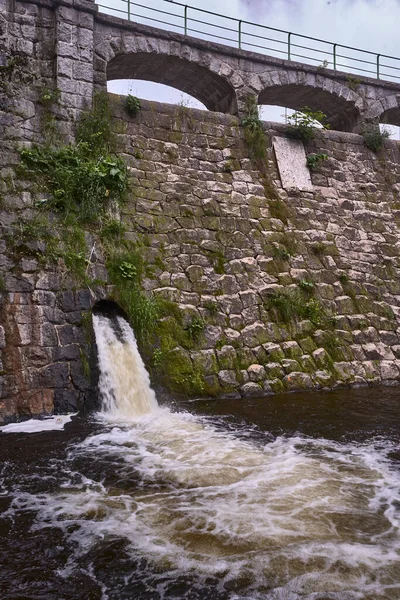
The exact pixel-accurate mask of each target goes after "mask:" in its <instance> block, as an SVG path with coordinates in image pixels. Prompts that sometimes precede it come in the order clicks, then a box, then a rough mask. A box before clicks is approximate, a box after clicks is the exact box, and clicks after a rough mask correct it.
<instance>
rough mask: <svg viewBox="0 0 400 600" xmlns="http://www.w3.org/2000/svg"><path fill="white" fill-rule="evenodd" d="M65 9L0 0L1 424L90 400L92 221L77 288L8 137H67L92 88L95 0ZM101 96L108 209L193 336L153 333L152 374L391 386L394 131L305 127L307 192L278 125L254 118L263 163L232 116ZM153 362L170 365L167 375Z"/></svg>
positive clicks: (211, 382) (276, 389)
mask: <svg viewBox="0 0 400 600" xmlns="http://www.w3.org/2000/svg"><path fill="white" fill-rule="evenodd" d="M67 4H68V3H67V2H64V3H57V4H55V3H51V2H50V1H48V0H38V1H37V2H36V3H34V2H20V1H15V2H13V3H11V2H9V1H8V0H0V127H1V130H0V421H4V420H12V419H15V418H23V417H28V416H30V415H42V414H49V413H52V412H53V411H55V412H65V411H70V410H76V409H77V408H84V407H87V406H88V404H90V402H91V401H92V398H91V397H92V396H93V395H95V384H96V370H95V348H94V344H93V339H92V331H91V327H90V315H91V310H92V307H93V306H94V304H95V303H96V302H97V301H98V300H100V299H107V298H113V297H115V289H114V288H113V286H111V285H110V281H109V279H108V273H107V269H106V267H105V257H104V253H102V250H101V243H100V241H99V240H98V239H96V234H95V232H94V231H93V230H92V229H91V228H90V227H88V228H87V231H86V232H85V239H84V242H85V248H86V249H85V250H84V252H83V254H84V256H83V260H84V261H86V262H87V267H85V270H86V273H85V274H87V276H88V279H90V282H91V283H90V284H89V285H83V284H82V283H80V282H79V281H78V280H77V278H76V277H74V273H73V272H71V269H68V268H67V267H66V264H65V253H64V257H60V256H59V255H58V254H57V253H56V252H55V253H54V257H53V260H52V261H50V262H49V261H45V260H43V258H44V257H45V255H46V254H47V255H48V254H49V251H48V250H49V249H48V246H49V243H48V240H46V234H43V231H41V230H40V228H41V227H42V223H41V222H40V219H43V217H46V218H47V219H48V220H49V222H50V224H51V223H53V226H54V228H55V229H57V227H60V226H59V225H57V221H52V217H51V215H48V214H47V213H46V212H43V211H41V210H40V209H39V208H38V207H37V201H40V200H42V199H43V190H40V189H38V188H37V186H36V187H35V185H34V184H33V182H32V181H30V180H28V179H27V178H26V177H24V176H23V175H22V174H21V172H20V170H19V165H20V149H21V148H22V147H29V146H31V145H32V144H33V143H35V142H42V141H43V140H44V139H45V137H46V136H49V135H50V136H51V135H53V136H55V137H56V138H58V139H59V140H61V139H62V138H63V137H64V140H66V141H71V142H72V143H73V142H74V132H75V127H76V123H77V122H78V121H79V119H80V116H81V114H82V110H84V109H85V108H86V107H87V106H88V105H89V104H90V102H91V99H92V97H93V91H94V89H95V90H104V88H105V81H106V70H105V69H106V64H105V62H104V61H105V60H106V59H103V60H102V61H99V52H100V50H99V48H100V49H101V44H100V45H99V43H97V46H96V47H97V51H96V52H97V54H96V53H94V46H95V41H94V37H95V36H94V24H95V22H97V21H96V19H98V18H99V17H97V16H96V9H95V7H94V5H93V2H85V1H84V0H82V1H81V2H77V1H76V2H75V3H74V4H73V5H72V4H71V3H70V6H67ZM103 21H104V17H102V18H101V19H100V21H99V22H100V25H101V27H100V29H101V31H103V29H102V28H103V26H104V23H103ZM117 21H118V20H115V19H114V20H112V23H111V21H110V23H111V24H110V23H108V24H107V27H108V26H110V27H111V25H112V27H113V28H114V27H115V28H116V31H117V30H118V31H117V33H118V32H119V33H120V32H121V31H122V34H121V35H122V37H121V36H120V37H119V38H118V39H119V42H118V43H121V44H122V42H123V41H124V38H123V35H125V34H123V31H125V29H126V28H127V29H126V31H128V33H127V35H128V34H129V36H130V39H133V38H132V36H138V37H140V36H141V35H142V34H141V33H140V31H139V33H138V32H136V31H134V27H133V25H129V27H128V26H127V25H126V24H125V25H123V27H122V25H121V23H120V22H119V21H118V22H117ZM124 28H125V29H124ZM139 29H140V28H139ZM98 33H99V30H98V31H97V35H98ZM114 33H115V32H114ZM119 33H118V35H119ZM110 35H111V34H110ZM113 35H114V34H113ZM143 35H144V34H143ZM165 35H166V36H167V37H168V36H170V37H171V36H172V37H171V40H170V42H171V44H172V45H174V44H177V43H178V42H179V40H178V39H175V38H176V35H177V34H167V33H166V34H165ZM103 37H104V36H103ZM181 37H182V36H181ZM172 38H173V39H172ZM113 39H114V38H112V37H111V38H110V39H109V40H108V42H107V43H108V46H107V48H111V47H113V42H112V40H113ZM100 41H101V40H100ZM130 43H131V42H130ZM179 43H180V42H179ZM144 47H146V48H147V46H146V44H145V45H144V46H143V48H144ZM256 58H257V57H256ZM235 60H236V59H235ZM237 60H239V58H237ZM235 64H236V63H235ZM243 64H244V63H243ZM246 64H247V63H246ZM249 64H250V63H249ZM257 64H258V63H257ZM260 68H261V67H260ZM263 68H264V67H263ZM249 69H250V66H249ZM248 75H249V77H250V75H251V69H250V71H249V72H248ZM317 76H319V75H318V74H317V75H316V77H317ZM250 79H251V77H250ZM239 83H240V82H239ZM239 83H238V86H239ZM321 85H322V84H321ZM371 85H372V84H371ZM239 87H240V86H239ZM57 89H58V90H59V92H60V97H59V99H58V101H57V102H54V103H52V104H51V106H49V103H48V102H47V101H46V97H53V99H54V98H55V97H56V91H57ZM238 89H239V88H238ZM240 89H241V88H240ZM249 89H250V88H249ZM249 89H247V88H246V89H244V88H243V90H242V91H243V92H244V91H246V93H247V92H248V91H249ZM374 89H375V88H374ZM253 92H254V90H253ZM52 94H53V96H52ZM46 102H47V103H46ZM112 105H113V112H114V117H115V119H114V129H115V131H116V132H117V138H118V154H119V156H121V157H123V159H124V160H125V161H126V163H127V164H128V166H129V177H130V181H131V187H130V192H129V194H128V197H127V200H126V203H125V204H124V205H123V208H122V211H121V214H120V215H119V217H120V218H121V219H122V221H123V223H124V225H125V228H126V233H125V236H126V238H127V239H128V240H130V242H132V243H135V242H136V243H137V244H138V245H139V247H140V252H141V253H142V255H143V257H144V261H145V263H146V265H147V268H146V276H145V277H144V279H143V281H142V286H143V290H144V292H145V293H146V294H147V295H148V296H149V297H157V296H158V297H161V298H164V299H166V300H168V301H169V302H170V306H171V310H172V309H173V310H174V312H175V313H176V312H177V311H178V312H179V315H180V318H181V321H182V327H183V328H184V329H185V330H186V331H189V330H191V331H192V332H193V333H196V336H193V339H192V340H191V343H190V344H188V343H183V342H182V343H180V342H179V341H178V342H177V343H176V344H174V345H173V347H171V344H170V345H169V347H168V349H167V350H165V349H164V350H163V352H162V353H161V354H160V344H161V345H162V342H163V340H156V343H155V345H154V347H153V348H152V349H150V350H151V351H150V352H148V353H145V360H146V364H147V366H148V367H149V368H150V369H151V372H152V378H153V382H154V383H155V384H156V385H158V386H164V387H167V388H168V389H170V390H172V391H173V393H174V394H175V393H177V392H179V391H180V392H182V391H183V392H185V393H187V394H190V395H193V396H199V395H203V396H207V395H212V396H214V397H216V398H218V397H223V396H228V397H231V398H232V399H234V398H241V397H245V396H251V395H257V396H260V395H264V394H265V395H268V394H271V393H280V392H286V391H296V390H302V389H309V390H313V389H332V388H335V387H338V386H363V385H365V386H366V385H372V384H378V383H385V384H396V383H398V381H399V380H400V340H399V332H400V330H399V322H398V319H399V297H400V284H399V267H400V262H399V261H400V257H399V241H400V238H399V223H400V196H399V193H400V160H399V159H400V156H399V144H398V142H395V141H388V140H386V141H385V142H384V147H383V148H382V150H380V152H379V153H377V154H374V153H373V152H371V151H370V150H368V149H367V148H366V146H365V144H364V139H363V137H362V136H359V135H356V134H351V133H343V132H335V131H322V132H320V133H317V134H316V136H315V138H314V139H313V140H311V141H310V142H309V143H307V144H306V145H305V152H306V154H312V153H317V154H319V153H324V154H326V155H327V156H328V159H327V160H325V161H323V162H321V163H320V164H318V166H317V168H316V169H315V170H313V171H311V173H310V175H311V185H309V186H308V188H307V189H306V190H303V189H299V188H298V187H297V188H296V187H294V188H287V189H286V188H285V187H283V185H282V181H281V177H280V172H279V170H278V165H277V161H276V154H275V151H274V149H273V146H272V140H273V139H274V138H275V139H283V138H284V137H285V132H284V128H283V127H282V126H277V125H274V124H271V123H265V124H264V127H265V132H266V137H267V142H266V143H267V146H268V148H267V157H266V160H265V161H264V162H263V163H262V164H261V163H260V162H259V161H254V160H251V159H250V158H249V149H248V147H247V145H246V143H245V140H244V131H243V127H242V126H241V125H240V119H239V118H238V117H237V116H233V115H226V114H222V113H217V112H214V113H211V112H201V111H197V110H192V109H189V108H185V107H183V106H168V105H162V104H157V103H148V102H144V101H142V108H141V110H140V112H139V114H138V115H137V116H136V117H130V116H129V115H128V114H127V112H126V110H125V109H124V103H123V100H121V99H118V98H114V99H113V100H112ZM304 161H305V157H304ZM304 161H303V162H304ZM283 163H284V161H283ZM283 163H282V160H281V164H280V168H281V169H282V168H283V167H285V164H283ZM287 163H288V164H287V165H286V166H289V167H290V164H289V161H287ZM303 167H304V164H303ZM289 170H290V169H289ZM292 170H293V169H292ZM46 215H47V216H46ZM38 217H39V221H38ZM46 231H47V230H46ZM75 258H76V257H75ZM157 353H158V354H157ZM155 357H158V359H160V358H161V360H162V362H163V363H165V364H167V363H168V365H169V366H170V372H169V377H168V378H165V377H164V376H162V374H160V373H159V371H158V370H157V369H156V368H154V366H155V360H154V359H155Z"/></svg>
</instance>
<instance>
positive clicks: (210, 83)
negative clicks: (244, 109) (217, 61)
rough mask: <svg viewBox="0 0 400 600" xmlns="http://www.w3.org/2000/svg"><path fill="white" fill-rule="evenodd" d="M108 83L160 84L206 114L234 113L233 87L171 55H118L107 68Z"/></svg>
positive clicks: (200, 67) (221, 79)
mask: <svg viewBox="0 0 400 600" xmlns="http://www.w3.org/2000/svg"><path fill="white" fill-rule="evenodd" d="M106 73H107V81H108V82H111V81H115V80H121V79H122V80H127V79H128V80H141V81H147V82H153V83H159V84H163V85H166V86H169V87H172V88H175V89H176V90H179V91H180V92H183V93H185V94H188V95H189V96H191V97H193V98H195V99H196V100H198V101H199V102H201V103H202V104H203V105H204V106H205V107H206V108H207V109H208V110H211V111H215V112H223V113H231V114H236V113H237V102H236V94H235V90H234V88H233V86H232V85H231V84H230V83H229V82H228V81H227V80H226V79H224V78H223V77H221V76H220V75H218V74H217V73H215V72H213V71H212V70H210V69H208V68H206V67H203V66H201V65H198V64H197V63H194V62H191V61H189V60H186V59H184V58H180V57H178V56H173V55H163V54H152V53H146V52H134V53H128V54H119V55H118V56H115V57H114V58H113V59H111V60H110V62H109V63H108V65H107V71H106Z"/></svg>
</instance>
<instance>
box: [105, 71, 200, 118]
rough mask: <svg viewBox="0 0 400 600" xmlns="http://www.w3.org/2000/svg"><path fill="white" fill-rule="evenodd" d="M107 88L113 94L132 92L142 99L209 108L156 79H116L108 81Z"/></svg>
mask: <svg viewBox="0 0 400 600" xmlns="http://www.w3.org/2000/svg"><path fill="white" fill-rule="evenodd" d="M107 90H108V91H109V92H111V93H112V94H118V95H119V96H126V95H128V94H131V95H132V96H136V97H137V98H141V99H142V100H151V101H154V102H163V103H166V104H178V105H181V106H186V107H188V108H197V109H199V110H205V111H206V110H207V107H206V106H204V104H203V103H202V102H200V101H199V100H197V99H196V98H194V97H193V96H190V95H189V94H185V92H181V91H179V90H177V89H176V88H173V87H171V86H169V85H164V84H163V83H154V81H143V80H138V79H114V80H112V81H109V82H108V84H107Z"/></svg>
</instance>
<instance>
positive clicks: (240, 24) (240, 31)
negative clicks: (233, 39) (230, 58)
mask: <svg viewBox="0 0 400 600" xmlns="http://www.w3.org/2000/svg"><path fill="white" fill-rule="evenodd" d="M238 36H239V38H238V41H239V49H240V48H241V47H242V21H239V25H238Z"/></svg>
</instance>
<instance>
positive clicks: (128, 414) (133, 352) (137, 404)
mask: <svg viewBox="0 0 400 600" xmlns="http://www.w3.org/2000/svg"><path fill="white" fill-rule="evenodd" d="M93 327H94V331H95V335H96V343H97V349H98V360H99V369H100V381H99V390H100V399H101V402H102V412H103V413H104V415H105V416H107V417H108V418H110V419H123V420H130V419H135V418H136V417H139V416H140V415H143V414H146V413H149V412H152V411H153V410H155V409H156V408H157V406H158V404H157V400H156V397H155V394H154V392H153V390H152V389H151V388H150V379H149V375H148V373H147V371H146V369H145V366H144V364H143V361H142V359H141V356H140V354H139V351H138V349H137V344H136V340H135V336H134V334H133V331H132V329H131V327H129V325H128V323H127V322H126V321H125V319H123V318H122V317H115V319H114V320H113V321H111V320H110V319H109V318H107V317H105V316H102V315H93ZM116 330H117V331H116Z"/></svg>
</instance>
